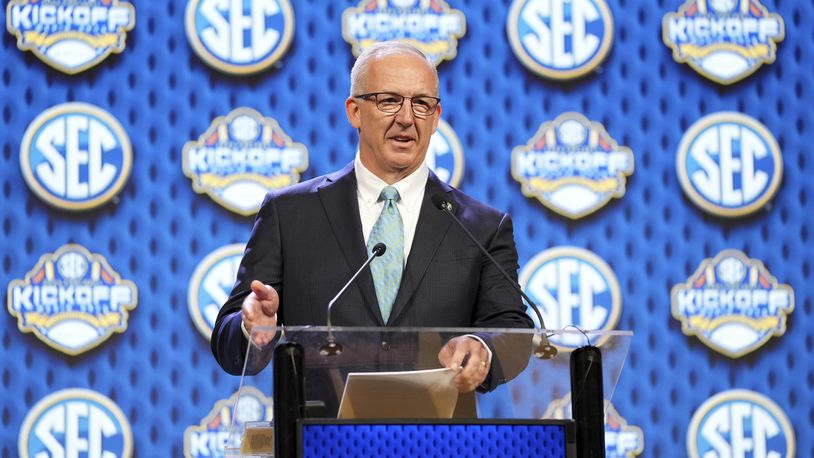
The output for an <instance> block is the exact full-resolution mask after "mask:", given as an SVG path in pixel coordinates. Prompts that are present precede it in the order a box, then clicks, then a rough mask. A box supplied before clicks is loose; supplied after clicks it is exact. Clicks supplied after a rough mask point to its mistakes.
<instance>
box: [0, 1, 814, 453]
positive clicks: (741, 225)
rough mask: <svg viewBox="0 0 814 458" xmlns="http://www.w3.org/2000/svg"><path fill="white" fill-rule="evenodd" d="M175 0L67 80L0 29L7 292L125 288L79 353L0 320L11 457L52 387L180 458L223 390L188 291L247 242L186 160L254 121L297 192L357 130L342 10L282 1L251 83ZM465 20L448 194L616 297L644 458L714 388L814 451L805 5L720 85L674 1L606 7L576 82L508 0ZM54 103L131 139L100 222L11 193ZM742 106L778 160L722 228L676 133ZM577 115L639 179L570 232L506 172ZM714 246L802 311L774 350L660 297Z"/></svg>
mask: <svg viewBox="0 0 814 458" xmlns="http://www.w3.org/2000/svg"><path fill="white" fill-rule="evenodd" d="M184 3H185V2H174V1H170V2H136V3H135V7H136V11H137V13H136V14H137V24H136V27H135V29H134V30H133V31H131V32H130V33H129V34H128V36H127V48H126V49H125V51H124V52H123V53H122V54H119V55H112V56H111V57H109V58H108V59H107V60H106V61H104V62H103V63H101V64H100V65H98V66H97V67H95V68H93V69H91V70H88V71H85V72H83V73H80V74H78V75H75V76H67V75H64V74H62V73H60V72H58V71H55V70H52V69H50V68H49V67H47V66H46V65H45V64H43V63H42V62H41V61H40V60H39V59H37V58H36V57H34V56H33V55H32V54H31V53H29V52H25V53H23V52H21V51H19V50H17V48H16V46H15V39H14V38H13V37H12V36H11V35H10V34H8V33H4V34H2V43H3V46H2V49H0V68H2V72H0V73H1V74H0V84H1V85H2V92H0V109H1V110H2V113H1V114H0V132H1V133H0V142H2V159H1V160H2V168H0V182H1V183H0V186H1V191H0V192H2V209H0V214H2V228H1V234H2V235H0V237H2V246H3V249H2V266H1V267H0V284H2V285H8V284H9V282H11V280H12V279H19V278H23V276H24V274H25V273H26V272H28V271H29V270H30V269H31V268H32V267H33V265H34V264H35V262H36V261H37V259H39V256H41V255H42V254H44V253H51V252H54V251H55V250H56V249H57V248H59V247H60V246H62V245H63V244H65V243H68V242H75V243H79V244H81V245H83V246H85V247H87V248H88V249H89V250H90V251H91V252H93V253H99V254H102V255H104V256H105V257H106V258H107V259H108V261H109V262H110V264H111V265H112V266H113V268H114V269H115V270H117V271H118V272H119V273H120V274H121V275H122V276H123V277H124V278H127V279H130V280H132V281H134V282H135V283H136V284H137V285H138V287H139V305H138V307H137V308H136V309H135V310H134V311H133V312H132V313H131V316H130V321H129V327H128V329H127V330H126V332H124V333H123V334H115V335H113V336H112V337H111V338H110V339H109V340H108V341H107V342H105V343H103V344H102V345H100V346H99V347H98V348H95V349H93V350H91V351H89V352H87V353H84V354H82V355H79V356H75V357H69V356H66V355H63V354H61V353H58V352H57V351H55V350H52V349H50V348H49V347H48V346H46V345H45V344H43V343H42V342H40V341H39V340H38V339H37V338H36V337H34V336H33V335H32V334H23V333H21V332H20V331H19V330H18V329H17V323H16V319H14V318H12V317H11V315H10V314H9V313H3V314H2V318H0V323H2V331H0V332H2V339H1V341H2V355H0V362H1V363H2V367H3V368H2V377H0V390H2V399H3V401H2V413H1V414H0V447H2V448H1V450H2V456H3V457H7V456H14V455H16V454H17V446H16V442H17V436H18V434H19V430H20V427H21V423H22V421H23V418H24V417H25V415H26V413H27V412H28V411H29V409H31V407H32V406H33V405H34V404H35V403H36V402H37V401H39V400H40V399H42V398H43V397H45V396H47V395H48V394H49V393H52V392H55V391H58V390H61V389H64V388H72V387H80V388H91V389H93V390H96V391H98V392H100V393H102V394H104V395H106V396H108V397H110V398H111V399H112V400H113V401H114V402H115V403H116V404H117V405H118V406H119V407H120V408H121V409H122V411H123V412H124V414H125V415H126V416H127V418H128V419H129V421H130V424H131V426H132V430H133V434H134V437H135V448H136V454H137V455H138V456H181V455H182V454H183V432H184V429H185V428H186V427H187V426H189V425H196V424H198V423H199V422H200V421H201V419H202V418H203V417H204V416H205V415H206V414H207V413H208V412H209V410H210V409H211V408H212V406H213V404H214V403H215V402H216V401H217V400H219V399H223V398H226V397H227V396H228V395H229V394H231V392H232V391H233V390H234V389H235V388H236V383H237V380H236V379H235V378H233V377H231V376H228V375H225V374H224V373H222V372H221V370H220V369H219V368H218V366H217V365H216V363H215V362H214V360H213V358H212V357H211V355H210V352H209V345H208V342H207V341H206V340H205V339H204V338H203V337H202V336H201V334H200V333H199V332H198V331H197V330H196V328H195V326H194V324H193V323H192V321H191V319H190V315H189V312H188V310H187V303H186V295H187V285H188V281H189V278H190V277H191V275H192V272H193V270H194V269H195V267H196V265H197V264H198V263H199V262H200V261H201V260H202V259H203V258H204V257H205V256H206V255H207V254H208V253H210V252H212V251H213V250H215V249H217V248H219V247H221V246H223V245H226V244H230V243H242V242H245V240H246V238H247V237H248V234H249V230H250V227H251V218H245V217H240V216H237V215H235V214H233V213H231V212H230V211H228V210H225V209H224V208H221V207H219V206H218V205H217V204H216V203H214V202H213V201H212V200H211V199H210V198H208V197H206V196H202V195H198V194H196V193H194V192H193V190H192V188H191V183H190V180H189V179H187V178H186V177H185V176H184V175H183V173H182V168H181V149H182V147H183V145H184V143H186V142H187V141H190V140H193V139H196V138H197V137H198V136H199V135H201V133H203V132H204V131H205V130H206V129H207V127H208V126H209V125H210V123H211V121H212V119H214V118H215V117H217V116H222V115H226V114H228V113H229V112H230V111H231V110H232V109H234V108H237V107H240V106H248V107H252V108H255V109H257V110H258V111H259V112H261V113H263V114H264V115H265V116H269V117H272V118H275V119H276V120H277V121H278V122H279V124H280V126H281V128H282V129H283V130H284V131H285V132H286V133H288V134H289V135H290V136H291V137H292V139H293V140H294V141H297V142H301V143H303V144H305V145H306V147H307V148H308V151H309V154H310V166H309V168H308V170H307V171H306V172H305V173H304V176H303V179H307V178H311V177H314V176H316V175H319V174H323V173H326V172H329V171H332V170H335V169H337V168H339V167H341V166H342V165H344V164H345V163H347V162H348V161H350V160H351V159H352V157H353V154H354V151H355V148H356V145H355V132H353V130H352V129H351V128H350V127H349V126H348V125H347V122H346V120H345V117H344V112H343V105H342V102H343V100H344V98H345V97H346V95H347V91H348V86H349V77H348V74H347V73H348V70H349V69H350V66H351V64H352V61H353V58H352V56H351V53H350V46H349V45H348V44H347V43H346V42H345V41H343V39H342V35H341V26H340V23H341V15H342V12H343V10H344V9H345V8H347V7H350V6H355V4H356V3H355V2H352V1H347V0H345V1H332V2H321V1H296V2H294V3H295V4H294V5H293V6H294V13H295V22H296V28H295V34H294V37H293V41H292V45H291V47H290V49H289V50H288V52H287V53H286V54H285V55H284V56H283V58H282V60H281V61H280V62H279V63H278V64H275V65H274V66H273V68H270V69H268V70H266V71H263V72H261V73H260V74H258V75H255V76H240V77H237V76H228V75H225V74H222V73H219V72H218V71H216V70H213V69H211V68H210V67H209V66H207V65H206V64H204V63H203V62H202V61H201V59H200V58H198V57H197V56H196V55H195V54H194V53H193V52H192V50H191V48H190V46H189V44H188V42H187V38H186V36H185V34H184ZM451 3H452V5H451V6H452V7H454V8H457V9H460V10H462V11H463V12H464V13H465V15H466V23H467V32H466V35H465V36H464V37H463V38H462V39H461V40H460V42H459V45H458V55H457V57H456V58H455V59H454V60H452V61H448V62H443V63H442V64H440V66H439V71H440V77H441V93H442V97H443V99H444V103H443V107H444V116H443V117H444V119H445V120H446V121H447V122H448V123H449V124H450V125H451V126H452V127H453V128H454V129H455V131H456V133H457V135H458V136H459V138H460V140H461V143H462V145H463V149H464V152H465V155H466V169H465V176H464V179H463V181H462V183H461V186H460V187H461V188H462V189H463V190H465V191H466V192H468V193H469V194H471V195H473V196H474V197H476V198H478V199H481V200H483V201H486V202H489V203H491V204H492V205H494V206H496V207H498V208H501V209H505V210H507V211H508V212H510V213H511V214H512V215H513V217H514V221H515V236H516V239H517V244H518V249H519V254H520V262H521V266H522V265H523V264H524V263H526V262H527V261H529V260H530V259H531V258H532V257H533V256H535V255H536V254H538V253H539V252H541V251H542V250H544V249H546V248H548V247H553V246H560V245H571V246H577V247H583V248H587V249H589V250H591V251H593V252H594V253H596V254H597V255H599V256H600V257H601V258H602V259H604V260H606V261H607V263H608V264H609V265H610V266H611V267H612V268H613V270H614V272H615V274H616V276H617V277H618V279H619V283H620V285H621V288H622V295H623V308H622V314H621V319H620V321H619V324H618V326H617V327H618V328H619V329H630V330H633V331H634V332H635V339H634V342H633V348H632V351H631V354H630V357H629V364H628V365H627V367H626V371H625V373H623V375H622V378H621V381H620V384H619V387H618V390H617V392H616V394H615V396H614V404H615V406H616V408H617V410H618V412H619V413H620V414H621V415H622V416H623V417H624V418H626V419H627V421H628V422H629V424H631V425H638V426H640V427H641V428H642V429H643V431H644V436H645V452H644V454H645V455H647V456H681V455H683V454H684V446H683V443H684V440H685V434H686V429H687V425H688V423H689V419H690V417H691V416H692V414H693V412H694V410H695V409H696V408H697V407H698V406H699V405H701V404H702V403H703V402H704V401H705V400H706V399H707V398H709V397H710V396H711V395H713V394H715V393H718V392H721V391H724V390H728V389H732V388H745V389H750V390H754V391H757V392H760V393H763V394H765V395H767V396H769V397H771V398H772V399H773V400H774V401H775V402H776V403H777V404H778V405H779V406H780V408H781V409H782V410H783V411H784V412H785V413H786V414H787V415H788V417H789V418H790V420H791V422H792V423H793V425H794V429H795V432H796V437H797V444H798V450H799V455H800V456H814V436H812V434H811V431H812V430H814V423H813V422H814V420H812V419H814V400H813V399H812V397H814V394H812V393H814V390H812V389H811V388H812V385H814V363H813V362H812V359H811V358H809V357H808V355H809V354H810V353H811V352H812V347H814V339H813V338H812V336H811V333H810V327H809V326H807V325H806V323H808V322H809V320H811V319H812V316H811V315H812V297H811V296H812V291H813V290H812V287H811V254H810V253H811V250H810V248H809V246H810V245H809V244H810V241H809V237H810V233H811V232H814V219H812V216H811V215H812V206H811V205H812V199H813V198H814V196H812V191H814V189H813V188H812V186H814V185H813V184H812V180H811V178H810V176H809V174H810V173H812V165H813V164H814V161H812V160H811V159H810V158H809V157H808V156H809V151H808V147H809V146H810V144H811V142H812V137H811V123H812V121H811V119H812V115H814V111H812V105H811V100H813V99H814V94H812V91H813V90H814V89H812V88H814V64H812V63H813V62H814V59H812V52H814V51H813V50H812V47H811V46H810V43H811V42H812V39H814V6H813V5H812V3H811V2H808V1H806V2H778V1H771V0H767V2H765V4H766V6H767V7H768V9H769V10H770V11H772V12H776V13H778V14H780V15H781V16H782V17H783V18H784V19H785V23H786V38H785V40H784V41H783V42H782V43H781V44H780V45H779V48H778V49H779V50H778V58H777V62H776V63H774V64H772V65H769V66H764V67H763V68H761V69H760V70H759V71H758V72H757V73H756V74H754V75H752V76H751V77H749V78H747V79H746V80H744V81H742V82H740V83H738V84H736V85H733V86H731V87H721V86H719V85H716V84H715V83H712V82H710V81H707V80H706V79H704V78H703V77H701V76H700V75H698V74H696V73H695V72H694V71H693V70H692V69H690V68H689V67H688V66H687V65H685V64H678V63H676V62H674V61H673V60H672V58H671V55H670V50H669V49H667V47H666V46H665V45H664V44H663V43H662V41H661V19H662V16H663V15H664V14H665V13H666V12H668V11H675V10H676V9H677V8H678V6H679V2H678V1H665V0H658V1H653V0H611V1H609V2H608V3H609V7H610V9H611V11H612V13H613V17H614V21H615V34H614V43H613V49H612V50H611V52H610V54H609V57H608V58H607V60H606V61H605V62H604V64H602V65H601V67H599V68H598V69H597V71H595V72H592V73H591V74H589V75H588V76H586V77H584V78H582V79H580V80H577V81H572V82H568V83H557V82H552V81H549V80H545V79H542V78H540V77H537V76H536V75H534V74H532V73H531V72H530V71H528V70H527V69H526V68H525V67H524V66H523V65H522V64H521V63H520V61H519V60H518V59H517V58H516V57H515V55H514V54H513V53H512V51H511V49H510V47H509V44H508V41H507V39H506V17H507V12H508V6H509V5H508V2H500V3H496V2H492V1H488V0H470V1H461V2H451ZM67 101H82V102H88V103H92V104H95V105H97V106H99V107H101V108H103V109H105V110H107V111H109V112H110V113H111V114H112V115H113V116H115V117H116V118H117V119H118V120H119V121H120V122H121V124H122V125H123V126H124V128H125V130H126V131H127V132H128V134H129V136H130V140H131V142H132V144H133V150H134V164H133V170H132V175H131V177H130V179H129V181H128V182H127V184H126V186H125V188H124V190H123V192H122V193H121V194H120V196H119V197H118V198H117V199H116V200H115V201H114V202H111V203H109V204H107V205H104V206H103V207H102V208H99V209H96V210H91V211H85V212H78V213H70V212H65V211H61V210H56V209H54V208H53V207H50V206H49V205H47V204H45V203H43V201H41V200H40V199H39V198H38V197H36V196H35V195H34V194H33V193H32V192H31V191H30V190H29V188H28V187H27V186H26V184H25V182H24V180H23V177H22V174H21V172H20V165H19V147H20V141H21V138H22V135H23V132H24V131H25V129H26V127H27V126H28V124H29V123H30V122H31V121H32V120H33V119H34V118H35V117H36V116H37V115H38V114H39V113H41V112H42V111H44V110H46V109H48V108H50V107H52V106H54V105H57V104H60V103H64V102H67ZM721 110H734V111H740V112H743V113H746V114H748V115H750V116H752V117H754V118H756V119H758V120H759V121H760V122H762V123H763V124H764V125H766V127H767V128H768V129H769V130H770V131H771V132H772V133H773V134H774V135H775V137H776V138H777V140H778V142H779V144H780V147H781V149H782V155H783V163H784V166H785V171H784V177H783V182H782V184H781V187H780V189H779V191H778V192H777V195H776V197H775V198H774V199H773V200H772V202H771V203H770V204H769V205H768V206H767V207H766V208H765V209H764V210H762V211H759V212H758V213H757V214H755V215H753V216H750V217H746V218H738V219H720V218H716V217H713V216H709V215H707V214H705V213H703V212H702V211H701V210H699V209H698V208H697V207H696V206H695V205H694V204H692V203H691V202H690V201H689V200H688V199H687V198H685V197H684V194H683V193H682V191H681V189H680V186H679V183H678V179H677V176H676V172H675V156H676V148H677V146H678V144H679V141H680V139H681V136H682V133H683V132H684V131H685V130H686V129H687V127H688V126H689V125H690V124H692V123H693V122H695V121H696V120H697V119H699V118H701V117H702V116H704V115H706V114H709V113H713V112H717V111H721ZM565 111H578V112H581V113H583V114H585V115H586V116H587V117H588V118H589V119H591V120H594V121H598V122H601V123H602V124H603V125H604V126H605V127H606V129H607V131H608V132H609V133H610V135H611V136H612V137H614V138H615V139H616V140H617V141H618V142H619V144H620V145H625V146H628V147H630V148H631V149H632V151H633V153H634V156H635V158H636V171H635V173H634V174H633V176H632V177H630V179H629V181H628V188H627V193H626V195H625V196H624V198H622V199H620V200H615V201H613V202H611V203H610V204H609V205H607V206H606V207H605V208H603V209H601V210H599V211H598V212H596V213H595V214H594V215H592V216H589V217H586V218H583V219H580V220H577V221H570V220H566V219H565V218H562V217H560V216H558V215H555V214H554V213H552V212H550V211H549V210H546V209H545V208H543V207H542V206H541V205H540V204H539V203H538V202H537V201H536V200H533V199H530V198H526V197H523V196H522V194H521V193H520V188H519V185H518V183H517V182H515V181H514V180H513V179H512V177H511V174H510V170H509V165H510V163H509V158H510V152H511V150H512V148H513V147H515V146H517V145H521V144H525V143H526V142H527V141H528V139H530V138H531V137H532V136H533V135H534V133H535V132H536V130H537V128H538V126H539V125H540V123H541V122H543V121H546V120H552V119H553V118H554V117H556V116H557V115H558V114H560V113H562V112H565ZM726 248H736V249H740V250H743V251H744V252H745V253H747V254H748V255H749V256H750V257H752V258H755V259H760V260H762V261H763V262H764V263H765V265H766V266H767V268H768V269H769V271H770V272H771V273H772V274H773V275H774V276H775V277H776V278H777V279H778V280H779V281H780V282H782V283H786V284H789V285H791V286H792V287H793V288H794V290H795V295H796V304H797V306H796V309H795V310H794V312H793V314H792V315H791V317H790V319H789V323H788V331H787V332H786V334H785V335H784V336H782V337H778V338H773V339H771V340H770V341H769V342H768V343H767V344H766V345H765V346H763V347H762V348H761V349H760V350H758V351H756V352H754V353H752V354H750V355H747V356H745V357H743V358H740V359H735V360H733V359H729V358H728V357H725V356H722V355H720V354H717V353H715V352H714V351H712V350H710V349H709V348H707V347H706V346H704V345H703V344H701V343H700V342H699V341H698V339H697V338H694V337H693V338H688V337H686V336H684V335H683V334H682V333H681V329H680V324H679V323H678V322H677V321H676V320H675V319H673V318H672V317H671V313H670V297H669V291H670V288H671V286H672V285H675V284H677V283H681V282H684V281H686V279H687V277H688V276H689V275H690V274H691V273H692V272H693V271H694V270H695V268H696V267H697V265H698V263H699V262H700V261H701V260H702V259H704V258H707V257H712V256H714V255H715V254H716V253H718V252H719V251H721V250H723V249H726Z"/></svg>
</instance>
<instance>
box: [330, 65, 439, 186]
mask: <svg viewBox="0 0 814 458" xmlns="http://www.w3.org/2000/svg"><path fill="white" fill-rule="evenodd" d="M360 83H361V84H360V87H361V92H362V93H371V92H392V93H395V94H399V95H402V96H407V97H413V96H419V95H429V96H437V81H436V78H435V72H434V69H433V68H432V67H431V64H430V63H429V62H427V61H426V60H424V59H422V58H420V57H418V56H414V55H411V54H395V55H388V56H382V57H378V58H373V59H372V60H371V61H370V62H369V63H368V67H367V71H366V73H365V74H364V75H363V76H362V80H361V81H360ZM353 95H359V94H353ZM411 103H412V102H411V100H410V99H404V103H403V105H402V106H401V109H400V110H399V111H398V112H397V113H395V114H387V113H384V112H382V111H379V109H378V108H376V102H375V99H374V98H370V99H367V100H362V99H358V98H354V97H350V98H348V99H347V100H346V101H345V111H346V112H347V115H348V120H349V121H350V124H351V125H352V126H353V127H355V128H356V129H358V130H359V156H360V159H361V160H362V164H364V165H365V167H367V169H368V170H370V171H371V172H373V173H374V174H375V175H376V176H378V177H379V178H381V179H382V180H384V181H385V182H387V183H390V184H392V183H395V182H396V181H399V180H400V179H402V178H404V177H405V176H407V175H409V174H410V173H412V172H414V171H415V170H416V169H418V167H419V166H420V165H421V163H422V162H424V156H426V154H427V148H428V147H429V144H430V137H432V134H433V132H435V129H436V127H438V119H439V117H440V115H441V105H440V104H439V105H438V108H436V110H435V113H433V114H431V115H430V116H426V117H423V118H422V117H417V116H415V115H414V114H413V111H412V109H411Z"/></svg>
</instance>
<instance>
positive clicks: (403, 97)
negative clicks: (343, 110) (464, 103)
mask: <svg viewBox="0 0 814 458" xmlns="http://www.w3.org/2000/svg"><path fill="white" fill-rule="evenodd" d="M379 95H391V96H395V97H401V103H399V107H398V109H396V110H395V111H385V110H382V109H381V107H380V106H379V101H378V100H376V99H375V98H376V97H378V96H379ZM371 97H373V98H374V100H373V103H375V104H376V109H378V110H379V111H381V112H382V113H387V114H391V115H393V114H396V113H398V112H399V111H401V109H402V108H403V107H404V100H406V99H410V111H412V112H413V116H417V117H419V118H427V117H429V116H432V115H433V114H435V113H437V112H438V104H440V103H441V99H440V98H438V97H433V96H431V95H414V96H412V97H409V96H406V95H401V94H397V93H395V92H387V91H384V92H368V93H367V94H359V95H354V96H353V98H355V99H362V100H370V98H371ZM418 98H424V99H432V100H435V106H434V107H433V108H432V110H431V112H429V113H427V114H421V113H416V111H415V105H414V104H413V99H418Z"/></svg>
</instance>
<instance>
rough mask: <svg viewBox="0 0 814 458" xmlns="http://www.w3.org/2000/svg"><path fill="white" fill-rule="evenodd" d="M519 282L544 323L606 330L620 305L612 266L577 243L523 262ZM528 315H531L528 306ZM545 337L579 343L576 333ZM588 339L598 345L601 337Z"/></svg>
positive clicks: (573, 344) (551, 326) (556, 341)
mask: <svg viewBox="0 0 814 458" xmlns="http://www.w3.org/2000/svg"><path fill="white" fill-rule="evenodd" d="M520 285H521V286H522V287H523V290H524V291H525V292H526V294H528V295H529V297H531V299H532V300H534V302H536V303H537V305H538V306H539V307H540V313H541V314H542V316H543V320H545V324H546V327H547V328H549V329H563V328H565V327H566V326H568V325H576V326H577V327H578V328H580V329H590V330H612V329H614V327H615V326H616V323H617V321H618V320H619V315H620V314H621V311H622V295H621V292H620V289H619V282H618V281H617V279H616V275H615V274H614V273H613V270H612V269H611V268H610V266H608V264H607V263H606V262H605V261H603V260H602V259H601V258H599V257H598V256H597V255H595V254H594V253H592V252H590V251H588V250H585V249H582V248H576V247H557V248H551V249H548V250H545V251H543V252H542V253H540V254H538V255H537V256H535V257H534V258H532V259H531V261H529V262H528V264H526V266H524V267H523V269H522V270H521V272H520ZM529 315H530V316H532V317H535V314H534V313H533V312H530V313H529ZM533 319H534V318H533ZM538 325H539V323H538ZM550 340H551V342H552V343H554V344H555V345H558V346H562V347H566V348H577V347H580V346H582V345H584V344H585V340H584V338H583V336H582V335H579V334H561V335H554V336H552V337H551V338H550ZM592 344H593V345H597V346H599V345H601V342H592Z"/></svg>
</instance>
